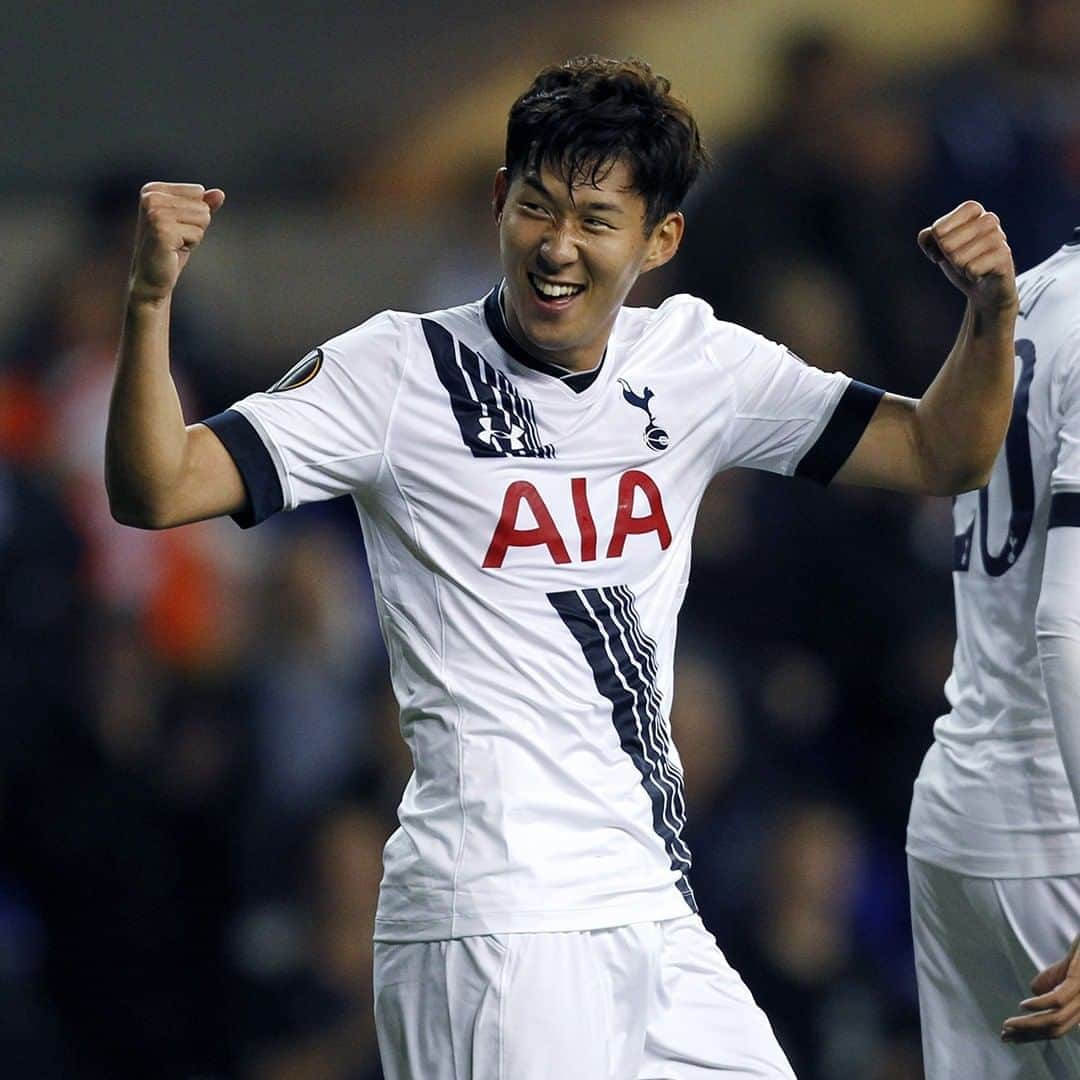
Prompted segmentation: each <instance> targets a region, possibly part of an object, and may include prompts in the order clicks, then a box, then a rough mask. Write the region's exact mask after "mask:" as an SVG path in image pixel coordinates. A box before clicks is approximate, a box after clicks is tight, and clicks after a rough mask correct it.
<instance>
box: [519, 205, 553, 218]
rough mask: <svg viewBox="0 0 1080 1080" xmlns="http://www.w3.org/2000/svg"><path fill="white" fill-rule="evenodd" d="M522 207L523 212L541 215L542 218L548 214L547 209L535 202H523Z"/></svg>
mask: <svg viewBox="0 0 1080 1080" xmlns="http://www.w3.org/2000/svg"><path fill="white" fill-rule="evenodd" d="M521 207H522V209H523V210H527V211H528V212H529V213H530V214H539V215H542V216H546V215H547V212H548V211H547V208H546V207H544V206H541V205H540V204H539V203H534V202H523V203H522V204H521Z"/></svg>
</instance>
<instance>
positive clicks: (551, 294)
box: [528, 274, 585, 304]
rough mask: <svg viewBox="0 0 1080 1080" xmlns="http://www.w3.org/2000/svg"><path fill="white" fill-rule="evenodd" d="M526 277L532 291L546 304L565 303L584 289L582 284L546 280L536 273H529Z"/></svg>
mask: <svg viewBox="0 0 1080 1080" xmlns="http://www.w3.org/2000/svg"><path fill="white" fill-rule="evenodd" d="M528 278H529V284H530V285H531V286H532V288H533V292H534V293H535V294H536V296H537V297H539V299H540V300H542V301H543V302H544V303H546V304H567V303H569V302H570V301H571V300H573V299H574V297H575V296H578V295H580V294H581V293H583V292H584V291H585V286H584V285H574V284H571V283H568V282H561V281H548V280H546V279H545V278H542V277H538V276H537V275H536V274H529V275H528Z"/></svg>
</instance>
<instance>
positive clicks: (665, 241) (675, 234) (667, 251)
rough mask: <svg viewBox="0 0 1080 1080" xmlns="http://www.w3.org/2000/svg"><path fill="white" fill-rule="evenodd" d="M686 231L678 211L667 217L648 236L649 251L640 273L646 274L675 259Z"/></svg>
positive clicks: (684, 222)
mask: <svg viewBox="0 0 1080 1080" xmlns="http://www.w3.org/2000/svg"><path fill="white" fill-rule="evenodd" d="M685 231H686V219H685V218H684V217H683V216H682V212H681V211H679V210H673V211H672V212H671V213H670V214H668V215H667V217H665V218H664V219H663V221H661V222H660V223H659V224H658V225H657V226H656V227H655V228H654V229H653V231H652V233H651V234H650V235H649V250H648V254H647V255H646V256H645V262H644V263H643V264H642V267H641V272H642V273H643V274H644V273H647V272H648V271H649V270H655V269H656V268H657V267H658V266H663V265H664V263H666V262H669V261H670V260H671V259H673V258H674V257H675V252H677V251H678V250H679V244H681V243H682V238H683V233H684V232H685Z"/></svg>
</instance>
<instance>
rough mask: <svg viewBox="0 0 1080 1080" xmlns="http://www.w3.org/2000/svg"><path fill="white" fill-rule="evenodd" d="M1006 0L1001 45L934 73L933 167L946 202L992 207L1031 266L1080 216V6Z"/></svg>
mask: <svg viewBox="0 0 1080 1080" xmlns="http://www.w3.org/2000/svg"><path fill="white" fill-rule="evenodd" d="M1005 7H1006V12H1005V17H1004V18H1003V19H1002V24H1001V26H1002V31H1001V35H1000V37H999V39H998V41H997V42H996V43H995V44H994V45H992V46H991V47H990V48H988V49H986V50H983V51H980V52H977V53H975V54H973V55H971V56H968V57H965V58H963V59H961V60H960V61H958V62H956V63H954V64H952V65H950V66H948V67H946V68H945V69H944V70H942V71H940V72H938V73H936V75H935V76H934V77H933V78H932V79H930V81H929V86H928V96H929V99H930V102H931V108H932V113H933V134H934V148H935V162H934V170H933V177H934V180H935V183H934V189H935V192H936V193H937V194H936V197H937V198H938V199H939V201H941V202H942V204H950V205H953V204H955V203H957V202H959V201H960V200H961V199H978V200H980V201H981V202H983V203H984V204H985V205H986V206H988V207H992V208H993V209H994V210H995V211H996V212H997V213H998V214H999V215H1000V217H1001V220H1002V221H1003V222H1004V223H1005V225H1006V227H1007V229H1008V235H1009V243H1010V246H1011V247H1012V249H1013V256H1014V259H1015V261H1016V267H1017V270H1026V269H1027V268H1028V267H1030V266H1032V265H1034V264H1035V263H1037V262H1040V261H1041V260H1042V259H1044V258H1046V256H1047V255H1049V254H1050V253H1051V252H1052V251H1054V250H1055V249H1056V248H1057V247H1059V246H1060V245H1061V244H1062V243H1064V242H1065V240H1066V239H1067V238H1068V236H1069V232H1070V230H1071V229H1072V227H1073V226H1074V225H1075V224H1076V222H1077V221H1080V6H1078V5H1077V4H1076V2H1075V0H1010V2H1009V3H1008V4H1006V5H1005Z"/></svg>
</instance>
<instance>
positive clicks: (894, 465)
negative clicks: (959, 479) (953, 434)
mask: <svg viewBox="0 0 1080 1080" xmlns="http://www.w3.org/2000/svg"><path fill="white" fill-rule="evenodd" d="M917 407H918V402H917V401H916V400H915V399H914V398H907V397H901V396H899V395H898V394H883V395H882V396H881V399H880V400H879V401H878V403H877V407H876V408H875V409H874V412H873V414H872V415H871V417H870V421H869V423H867V425H866V427H865V428H864V429H863V433H862V435H861V436H860V437H859V441H858V442H857V443H856V444H855V446H854V448H853V449H852V451H851V453H850V454H849V455H848V458H847V460H846V461H845V462H844V464H843V465H841V466H840V468H839V469H838V470H837V472H836V475H835V477H834V479H835V481H836V482H837V483H840V484H860V485H862V486H863V487H879V488H890V489H892V490H893V491H908V492H915V493H921V494H932V491H931V485H930V483H929V480H928V471H927V468H926V463H925V453H924V450H923V447H922V444H921V442H920V439H919V429H918V417H917V413H916V410H917Z"/></svg>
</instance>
